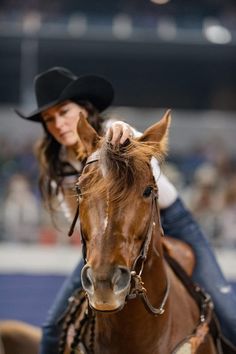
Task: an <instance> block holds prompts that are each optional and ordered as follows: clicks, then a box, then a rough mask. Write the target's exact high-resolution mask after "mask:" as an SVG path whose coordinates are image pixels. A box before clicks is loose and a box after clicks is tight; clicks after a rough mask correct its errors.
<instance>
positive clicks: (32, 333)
mask: <svg viewBox="0 0 236 354" xmlns="http://www.w3.org/2000/svg"><path fill="white" fill-rule="evenodd" d="M0 335H1V341H2V346H3V353H4V354H38V352H39V343H40V340H41V335H42V334H41V330H40V329H39V328H38V327H35V326H31V325H29V324H26V323H24V322H20V321H1V322H0ZM0 353H1V352H0Z"/></svg>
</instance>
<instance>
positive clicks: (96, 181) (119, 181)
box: [86, 140, 160, 202]
mask: <svg viewBox="0 0 236 354" xmlns="http://www.w3.org/2000/svg"><path fill="white" fill-rule="evenodd" d="M151 156H156V157H157V158H158V159H160V154H159V146H158V144H155V145H154V144H153V143H152V144H151V143H141V142H137V141H135V140H134V141H132V142H129V143H128V144H125V145H120V146H117V147H113V146H112V145H111V144H109V143H107V142H105V141H104V142H103V144H102V146H101V149H100V161H99V169H98V168H97V167H96V168H95V167H94V168H93V170H92V173H91V178H89V179H88V184H87V188H86V189H87V191H88V192H89V193H90V192H92V193H93V192H95V193H96V195H99V194H104V193H105V194H107V192H108V193H109V198H110V200H112V201H114V202H115V201H120V200H125V199H126V197H127V196H128V191H129V190H130V187H132V186H134V187H136V188H137V190H138V189H139V186H140V184H141V182H142V181H143V179H144V177H145V176H146V174H147V169H148V168H150V167H149V164H150V159H151Z"/></svg>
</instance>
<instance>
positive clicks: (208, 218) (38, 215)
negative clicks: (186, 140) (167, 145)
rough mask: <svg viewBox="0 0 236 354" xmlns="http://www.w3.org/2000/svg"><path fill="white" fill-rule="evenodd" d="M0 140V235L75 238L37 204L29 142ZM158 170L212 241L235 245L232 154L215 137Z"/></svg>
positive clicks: (46, 240) (28, 239)
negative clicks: (15, 144) (19, 143)
mask: <svg viewBox="0 0 236 354" xmlns="http://www.w3.org/2000/svg"><path fill="white" fill-rule="evenodd" d="M0 144H1V150H0V170H1V174H0V240H1V241H9V242H24V243H39V244H56V243H69V242H70V243H71V242H72V243H76V244H77V243H79V237H73V238H72V239H69V238H68V237H67V231H68V229H69V226H70V225H69V222H68V221H67V220H65V218H64V216H63V214H62V213H58V214H57V215H55V218H54V220H51V219H50V217H49V214H48V213H47V211H46V210H45V208H44V206H42V204H41V198H40V195H39V192H38V186H37V176H38V171H37V163H36V160H35V157H34V155H33V153H32V150H33V148H32V146H28V145H26V146H24V147H22V148H20V149H19V148H18V149H17V151H15V150H14V148H13V147H11V146H9V145H8V143H7V141H6V140H4V139H2V140H1V141H0ZM163 170H164V171H165V173H166V174H167V175H168V177H169V178H170V179H171V180H172V182H173V183H174V184H175V185H176V187H177V188H178V191H179V193H180V195H181V197H182V198H183V199H184V200H185V202H186V204H187V206H188V207H189V208H190V210H192V212H193V214H194V216H195V218H196V219H197V220H198V221H199V223H200V224H201V226H202V228H203V229H204V231H205V233H206V235H207V238H208V239H209V241H210V242H211V243H212V244H213V246H215V247H227V248H230V247H234V246H236V233H235V230H236V157H235V156H231V155H230V154H229V153H228V152H227V151H226V150H225V149H224V148H223V145H222V144H220V143H219V141H215V142H210V143H209V144H206V145H205V146H201V147H195V148H194V149H192V150H190V149H189V150H188V153H187V154H185V155H183V154H181V155H178V154H176V155H174V154H171V155H170V156H169V158H168V160H167V161H166V162H165V164H164V166H163ZM77 236H78V235H77Z"/></svg>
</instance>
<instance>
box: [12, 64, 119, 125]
mask: <svg viewBox="0 0 236 354" xmlns="http://www.w3.org/2000/svg"><path fill="white" fill-rule="evenodd" d="M34 86H35V95H36V100H37V104H38V108H37V109H35V110H34V111H33V112H32V113H30V114H28V115H26V114H23V113H21V112H20V111H19V110H15V111H16V113H17V114H18V115H19V116H20V117H21V118H24V119H28V120H32V121H35V122H40V121H41V114H40V113H41V112H43V111H45V110H46V109H48V108H50V107H52V106H54V105H56V104H58V103H61V102H63V101H66V100H69V99H71V100H73V99H74V100H84V101H89V102H91V103H92V104H93V105H94V107H95V108H96V109H97V110H98V111H99V112H101V111H104V109H106V108H107V107H108V106H109V105H110V104H111V102H112V100H113V97H114V90H113V87H112V85H111V83H110V82H109V81H107V80H106V79H105V78H103V77H101V76H96V75H84V76H80V77H77V76H75V75H74V74H73V73H72V72H71V71H69V70H68V69H65V68H62V67H53V68H51V69H49V70H47V71H44V72H43V73H41V74H39V75H37V76H36V78H35V80H34Z"/></svg>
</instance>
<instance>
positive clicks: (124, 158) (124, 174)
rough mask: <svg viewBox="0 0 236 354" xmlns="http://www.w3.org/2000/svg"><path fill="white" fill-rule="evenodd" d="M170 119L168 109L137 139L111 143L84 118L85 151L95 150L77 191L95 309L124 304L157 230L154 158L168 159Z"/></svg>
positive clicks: (86, 277) (86, 276)
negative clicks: (116, 144) (142, 252)
mask: <svg viewBox="0 0 236 354" xmlns="http://www.w3.org/2000/svg"><path fill="white" fill-rule="evenodd" d="M169 123H170V113H169V112H167V113H166V114H165V116H164V117H163V118H162V120H161V121H160V122H158V123H157V124H155V125H153V126H151V127H149V128H148V129H147V130H146V131H145V132H144V134H143V135H142V136H141V137H139V138H138V139H132V141H128V142H127V143H126V144H124V145H123V146H119V147H112V146H110V144H109V143H107V142H106V141H104V140H102V139H100V138H99V137H98V136H97V134H96V132H95V131H94V130H93V128H91V127H90V126H89V125H88V123H87V122H86V120H85V119H83V118H82V119H80V121H79V125H78V133H79V135H80V139H81V142H82V143H83V145H84V146H85V150H87V151H89V153H92V152H93V151H95V152H94V153H92V155H90V157H89V159H88V161H87V164H86V166H85V168H84V170H83V172H82V175H81V176H80V178H79V181H78V183H77V191H78V195H79V215H80V225H81V234H82V238H83V242H84V247H85V250H86V264H85V266H84V268H83V270H82V285H83V288H84V290H85V291H86V292H87V294H88V298H89V303H90V305H91V306H92V307H93V308H94V309H96V310H100V311H115V310H118V309H120V308H122V307H123V306H124V304H125V299H126V297H127V295H128V293H129V290H130V282H131V271H132V270H133V268H134V263H135V261H136V260H137V258H138V256H139V254H140V250H142V249H143V247H144V244H145V242H146V241H145V240H146V238H147V235H148V233H151V234H152V232H153V230H152V224H153V221H154V220H153V219H152V214H153V195H154V193H156V185H155V181H154V178H153V170H152V167H151V162H150V161H151V159H152V156H155V157H156V158H157V159H158V160H160V159H162V158H163V155H164V154H165V152H166V145H167V132H168V127H169ZM150 224H151V227H150ZM150 230H151V231H150ZM145 247H146V246H145Z"/></svg>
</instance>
